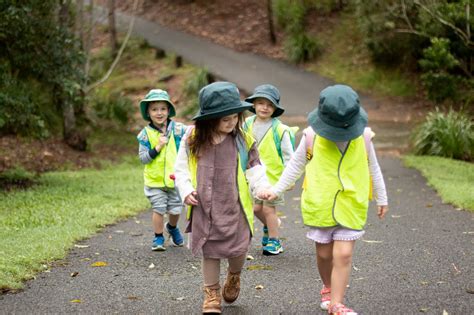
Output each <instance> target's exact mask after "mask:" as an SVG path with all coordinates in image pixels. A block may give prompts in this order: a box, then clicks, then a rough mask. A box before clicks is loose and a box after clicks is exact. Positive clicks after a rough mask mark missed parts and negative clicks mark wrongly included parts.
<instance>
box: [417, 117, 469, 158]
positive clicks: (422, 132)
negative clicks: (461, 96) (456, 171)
mask: <svg viewBox="0 0 474 315" xmlns="http://www.w3.org/2000/svg"><path fill="white" fill-rule="evenodd" d="M413 147H414V153H415V154H417V155H434V156H442V157H449V158H453V159H459V160H466V161H471V160H472V159H473V157H474V123H473V121H472V119H471V117H470V116H469V114H468V113H465V112H462V111H461V112H456V111H454V110H452V109H450V110H449V112H448V113H447V114H444V113H442V112H440V111H439V110H438V109H436V111H433V112H431V113H429V114H428V116H427V117H426V121H425V122H424V123H423V124H421V125H420V126H419V127H418V128H417V129H416V130H415V132H414V135H413Z"/></svg>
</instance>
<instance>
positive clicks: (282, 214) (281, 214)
mask: <svg viewBox="0 0 474 315" xmlns="http://www.w3.org/2000/svg"><path fill="white" fill-rule="evenodd" d="M284 215H285V214H284V213H283V212H281V211H277V216H278V217H280V218H281V217H282V216H284Z"/></svg>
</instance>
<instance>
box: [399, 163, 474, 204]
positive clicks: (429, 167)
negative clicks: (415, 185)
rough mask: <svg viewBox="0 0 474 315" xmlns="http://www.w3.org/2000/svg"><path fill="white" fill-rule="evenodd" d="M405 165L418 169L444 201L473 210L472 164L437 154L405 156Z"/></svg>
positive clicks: (473, 180) (473, 178)
mask: <svg viewBox="0 0 474 315" xmlns="http://www.w3.org/2000/svg"><path fill="white" fill-rule="evenodd" d="M403 161H404V162H405V165H406V166H408V167H413V168H416V169H417V170H419V171H420V172H421V173H422V174H423V176H425V177H426V179H427V180H428V184H429V185H430V186H431V187H433V188H434V189H436V191H437V192H438V194H439V195H440V197H441V199H442V200H443V201H444V202H449V203H452V204H454V205H455V206H456V207H460V208H462V209H467V210H471V211H474V185H472V183H473V182H474V164H473V163H469V162H463V161H456V160H452V159H449V158H442V157H437V156H413V155H409V156H405V157H403Z"/></svg>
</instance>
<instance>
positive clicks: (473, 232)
mask: <svg viewBox="0 0 474 315" xmlns="http://www.w3.org/2000/svg"><path fill="white" fill-rule="evenodd" d="M462 234H474V232H471V231H469V232H462Z"/></svg>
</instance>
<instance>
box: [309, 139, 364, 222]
mask: <svg viewBox="0 0 474 315" xmlns="http://www.w3.org/2000/svg"><path fill="white" fill-rule="evenodd" d="M313 152H314V154H313V157H312V159H311V160H310V161H309V162H308V164H307V165H306V180H307V181H308V182H307V185H305V187H304V189H303V193H302V198H301V212H302V215H303V222H304V224H305V225H308V226H313V227H332V226H337V225H340V226H343V227H346V228H350V229H354V230H362V229H363V228H364V225H365V223H366V221H367V209H368V206H369V200H368V196H369V167H368V164H367V153H366V150H365V143H364V138H363V136H360V137H358V138H357V139H354V140H352V141H350V142H349V144H348V147H347V149H346V152H345V153H344V154H343V153H341V151H340V150H339V148H338V147H337V145H336V144H335V143H334V142H332V141H330V140H327V139H325V138H323V137H319V136H317V135H316V137H315V140H314V144H313Z"/></svg>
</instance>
